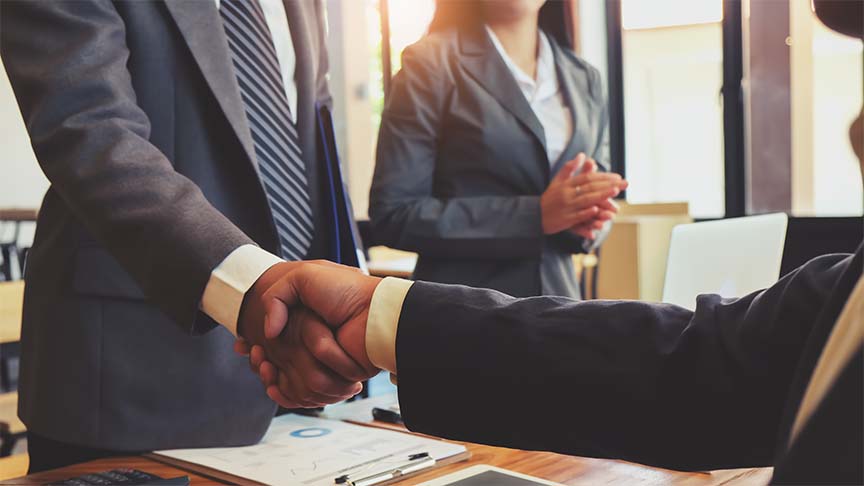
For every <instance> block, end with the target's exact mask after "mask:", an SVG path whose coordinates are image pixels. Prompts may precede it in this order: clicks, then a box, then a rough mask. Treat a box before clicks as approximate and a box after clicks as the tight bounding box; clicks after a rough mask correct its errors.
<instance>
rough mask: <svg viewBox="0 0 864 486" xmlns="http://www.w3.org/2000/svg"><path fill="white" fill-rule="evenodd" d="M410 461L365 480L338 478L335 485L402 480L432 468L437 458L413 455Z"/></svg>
mask: <svg viewBox="0 0 864 486" xmlns="http://www.w3.org/2000/svg"><path fill="white" fill-rule="evenodd" d="M408 461H409V462H407V463H405V464H402V465H399V466H397V467H394V468H392V469H389V470H386V471H382V472H379V473H376V474H373V475H371V476H367V477H364V478H358V479H352V478H351V477H350V476H349V475H348V474H345V475H343V476H340V477H338V478H336V479H335V483H336V484H347V485H348V486H374V485H376V484H380V483H383V482H385V481H389V480H391V479H396V478H400V477H402V476H406V475H408V474H412V473H414V472H417V471H421V470H423V469H426V468H430V467H432V466H434V465H435V464H436V461H435V458H433V457H431V456H430V455H429V453H428V452H421V453H418V454H411V455H410V456H408Z"/></svg>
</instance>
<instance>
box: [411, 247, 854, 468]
mask: <svg viewBox="0 0 864 486" xmlns="http://www.w3.org/2000/svg"><path fill="white" fill-rule="evenodd" d="M862 265H864V264H862V249H861V248H859V249H858V251H857V252H856V254H855V255H854V256H853V255H826V256H823V257H819V258H816V259H814V260H812V261H810V262H808V263H807V264H805V265H803V266H802V267H800V268H798V269H797V270H794V271H792V272H791V273H789V274H788V275H786V276H785V277H784V278H783V279H781V280H780V281H779V282H777V283H776V284H775V285H773V286H771V287H770V288H768V289H765V290H762V291H759V292H754V293H753V294H750V295H748V296H746V297H742V298H740V299H723V298H721V297H719V296H716V295H703V296H700V297H699V299H698V302H697V305H696V310H695V311H694V312H691V311H689V310H686V309H682V308H680V307H676V306H673V305H668V304H649V303H643V302H626V301H618V302H616V301H588V302H575V301H572V300H568V299H564V298H555V297H535V298H531V299H513V298H511V297H508V296H505V295H503V294H500V293H497V292H492V291H488V290H478V289H471V288H467V287H462V286H447V285H439V284H429V283H423V282H417V283H415V284H414V285H413V286H412V287H411V290H410V291H409V292H408V295H407V297H406V299H405V302H404V304H403V307H402V313H401V317H400V320H399V330H398V335H397V338H396V357H397V367H398V372H399V402H400V405H401V409H402V416H403V418H404V419H405V423H406V424H407V425H408V427H409V428H410V429H411V430H415V431H419V432H424V433H427V434H433V435H438V436H442V437H448V438H452V439H457V440H467V441H472V442H485V443H491V444H495V445H501V446H506V447H515V448H523V449H541V450H552V451H556V452H562V453H567V454H576V455H583V456H595V457H607V458H623V459H627V460H631V461H638V462H644V463H648V464H654V465H659V466H663V467H668V468H675V469H702V470H704V469H717V468H736V467H750V466H770V465H773V466H775V469H774V482H777V483H781V484H790V483H794V484H841V483H842V484H856V485H858V484H862V483H864V459H862V458H864V451H862V436H864V422H862V420H864V413H862V410H864V347H862V346H861V345H860V343H859V346H858V349H857V351H856V352H855V355H854V357H853V358H852V360H851V361H850V362H849V363H848V364H847V365H846V366H845V367H844V369H843V371H842V372H841V373H840V375H839V376H838V378H837V380H836V381H835V382H834V384H833V385H832V387H831V388H830V389H829V391H828V393H827V394H826V396H825V398H824V399H823V400H822V401H821V402H820V403H819V404H818V406H817V407H816V409H815V411H814V413H813V415H812V416H811V418H810V419H809V421H808V422H807V423H806V424H805V426H804V427H803V428H802V429H801V432H800V434H799V435H798V436H797V438H796V439H795V440H794V441H790V430H791V428H792V424H793V423H794V419H795V417H796V415H797V412H798V409H799V407H800V406H801V400H802V397H803V395H804V392H805V390H806V388H807V384H808V382H809V380H810V377H811V376H812V374H813V370H814V368H815V367H816V363H817V362H818V359H819V356H820V355H821V353H822V350H823V349H824V347H825V344H826V342H827V340H828V337H829V336H830V335H831V331H832V330H833V329H834V325H835V323H836V321H837V318H838V316H839V315H840V312H841V310H842V309H843V307H844V305H845V303H846V301H847V300H848V298H849V294H850V293H851V292H852V290H853V288H854V287H855V285H856V283H857V282H858V281H859V280H860V279H861V278H862V276H861V272H862ZM502 390H505V391H506V392H507V399H506V400H501V399H500V396H501V391H502Z"/></svg>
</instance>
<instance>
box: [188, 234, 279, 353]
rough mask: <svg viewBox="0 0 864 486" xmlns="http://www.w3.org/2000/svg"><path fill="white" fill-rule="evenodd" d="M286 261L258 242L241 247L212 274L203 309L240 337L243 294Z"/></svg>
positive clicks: (226, 258)
mask: <svg viewBox="0 0 864 486" xmlns="http://www.w3.org/2000/svg"><path fill="white" fill-rule="evenodd" d="M282 261H283V260H282V259H281V258H279V257H277V256H276V255H273V254H272V253H269V252H267V251H265V250H262V249H261V248H259V247H257V246H255V245H243V246H240V247H238V248H237V249H236V250H234V251H232V252H231V253H230V254H229V255H228V256H227V257H225V259H224V260H222V263H220V264H219V265H218V266H217V267H216V269H215V270H213V273H211V274H210V280H208V281H207V286H206V287H205V288H204V295H203V296H201V310H202V311H204V313H205V314H207V315H208V316H210V317H211V318H213V320H214V321H216V322H218V323H219V324H222V325H223V326H225V327H226V328H227V329H228V330H229V331H231V334H233V335H234V336H237V320H238V319H239V318H240V307H241V306H242V305H243V296H245V295H246V292H247V291H248V290H249V289H250V288H252V285H254V284H255V281H257V280H258V278H259V277H260V276H261V275H262V274H263V273H264V272H266V271H267V269H269V268H270V267H272V266H273V265H275V264H277V263H280V262H282Z"/></svg>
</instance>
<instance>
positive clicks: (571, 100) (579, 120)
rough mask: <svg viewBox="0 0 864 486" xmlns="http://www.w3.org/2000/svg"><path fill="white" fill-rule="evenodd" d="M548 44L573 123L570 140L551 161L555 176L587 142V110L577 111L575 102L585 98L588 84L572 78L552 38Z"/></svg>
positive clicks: (582, 79) (559, 47) (559, 48)
mask: <svg viewBox="0 0 864 486" xmlns="http://www.w3.org/2000/svg"><path fill="white" fill-rule="evenodd" d="M549 43H550V44H551V45H552V54H553V57H554V59H555V70H556V71H557V73H558V85H559V86H560V87H561V93H562V94H563V95H564V102H565V103H566V104H567V107H568V108H569V109H570V120H572V122H573V133H572V134H571V135H570V140H569V141H568V142H567V145H566V146H565V147H564V150H563V151H562V152H561V156H560V157H558V160H555V161H551V162H552V163H553V166H552V174H556V173H558V171H559V170H561V167H562V166H563V165H564V164H566V163H567V161H568V160H572V159H573V158H574V157H576V154H577V153H578V150H580V149H583V150H584V142H585V141H587V140H588V135H589V134H588V133H587V130H588V127H589V126H590V122H589V120H588V113H587V110H579V109H577V107H578V106H580V104H579V103H577V100H578V99H579V98H585V97H586V94H587V93H588V89H589V86H588V83H586V82H585V79H584V77H579V78H578V79H577V78H576V77H575V76H574V70H573V69H568V67H570V63H569V61H568V60H567V59H566V57H565V54H564V52H563V51H562V49H561V46H559V45H558V42H557V41H555V39H554V38H551V37H550V39H549ZM579 72H581V71H579ZM579 142H583V146H580V143H579ZM586 155H588V156H591V155H592V154H586Z"/></svg>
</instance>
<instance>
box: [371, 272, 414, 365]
mask: <svg viewBox="0 0 864 486" xmlns="http://www.w3.org/2000/svg"><path fill="white" fill-rule="evenodd" d="M412 285H414V282H412V281H410V280H403V279H401V278H393V277H387V278H385V279H384V280H382V281H381V283H379V284H378V287H376V288H375V293H373V294H372V303H371V304H370V305H369V317H368V319H367V321H366V354H367V355H368V356H369V361H371V362H372V364H373V365H375V366H376V367H378V368H380V369H382V370H387V371H389V372H390V373H394V374H395V373H396V331H397V330H398V329H399V317H400V316H401V315H402V304H403V303H404V302H405V297H406V296H407V295H408V291H409V290H410V289H411V286H412Z"/></svg>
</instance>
